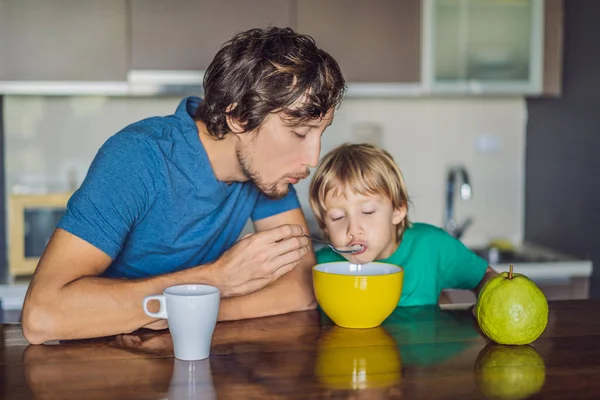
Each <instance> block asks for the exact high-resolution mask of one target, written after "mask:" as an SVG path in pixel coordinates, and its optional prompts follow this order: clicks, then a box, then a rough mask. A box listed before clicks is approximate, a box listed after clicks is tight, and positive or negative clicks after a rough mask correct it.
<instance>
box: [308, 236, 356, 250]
mask: <svg viewBox="0 0 600 400" xmlns="http://www.w3.org/2000/svg"><path fill="white" fill-rule="evenodd" d="M304 236H306V237H307V238H309V239H310V240H312V241H313V242H319V243H323V244H325V245H327V246H329V248H330V249H331V250H333V251H335V252H336V253H339V254H354V253H358V252H359V251H361V250H362V249H364V247H365V246H363V245H362V244H356V245H354V246H348V247H333V245H332V244H330V243H328V242H326V241H325V240H321V239H317V238H315V237H312V236H308V235H304Z"/></svg>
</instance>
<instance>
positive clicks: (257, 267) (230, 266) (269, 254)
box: [208, 225, 310, 297]
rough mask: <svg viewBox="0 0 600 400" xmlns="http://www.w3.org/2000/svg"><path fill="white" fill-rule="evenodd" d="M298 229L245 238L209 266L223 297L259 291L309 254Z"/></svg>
mask: <svg viewBox="0 0 600 400" xmlns="http://www.w3.org/2000/svg"><path fill="white" fill-rule="evenodd" d="M303 235H304V230H303V229H302V227H301V226H300V225H282V226H279V227H277V228H274V229H270V230H267V231H263V232H258V233H255V234H252V235H247V236H245V237H244V238H243V239H241V240H240V241H239V242H238V243H236V244H235V245H234V246H233V247H232V248H231V249H229V250H228V251H226V252H225V253H224V254H223V255H222V256H221V258H219V259H218V260H217V261H216V262H214V263H213V264H211V265H209V266H208V268H210V269H211V270H212V271H214V274H212V275H213V276H214V278H215V286H217V287H219V288H220V290H221V295H222V296H223V297H231V296H241V295H246V294H249V293H253V292H255V291H257V290H260V289H262V288H263V287H265V286H267V285H268V284H270V283H272V282H274V281H275V280H277V279H279V278H280V277H281V276H283V275H285V274H287V273H288V272H290V271H291V270H292V269H293V268H294V267H295V266H296V265H298V263H299V262H300V260H301V259H302V257H304V256H305V255H306V254H307V253H308V252H309V251H310V243H309V241H308V239H307V238H306V237H304V236H303Z"/></svg>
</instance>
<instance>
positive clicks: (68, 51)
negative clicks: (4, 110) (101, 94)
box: [0, 0, 128, 81]
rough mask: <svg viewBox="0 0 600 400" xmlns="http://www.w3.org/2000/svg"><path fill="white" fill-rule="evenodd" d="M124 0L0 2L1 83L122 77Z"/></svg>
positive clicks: (125, 19)
mask: <svg viewBox="0 0 600 400" xmlns="http://www.w3.org/2000/svg"><path fill="white" fill-rule="evenodd" d="M126 15H127V13H126V2H125V0H86V1H80V0H52V1H47V0H0V51H1V56H0V81H124V80H125V79H126V77H127V69H128V65H127V59H128V57H127V45H126V43H127V35H126V26H127V18H126Z"/></svg>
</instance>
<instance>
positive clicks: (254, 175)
mask: <svg viewBox="0 0 600 400" xmlns="http://www.w3.org/2000/svg"><path fill="white" fill-rule="evenodd" d="M236 154H237V159H238V162H239V163H240V167H241V168H242V172H243V173H244V175H246V176H247V177H248V179H250V180H251V181H252V182H253V183H254V184H255V185H256V187H257V188H258V190H260V191H261V192H262V193H263V194H264V195H265V196H267V197H268V198H270V199H272V200H278V199H282V198H284V197H285V196H286V195H287V194H288V192H289V191H290V188H289V185H286V186H285V189H279V188H278V187H277V182H275V183H267V182H265V180H264V179H263V177H262V176H261V175H260V173H259V172H258V171H257V170H255V169H254V168H253V167H252V156H251V155H250V154H248V153H246V154H244V153H242V151H241V150H240V149H237V151H236Z"/></svg>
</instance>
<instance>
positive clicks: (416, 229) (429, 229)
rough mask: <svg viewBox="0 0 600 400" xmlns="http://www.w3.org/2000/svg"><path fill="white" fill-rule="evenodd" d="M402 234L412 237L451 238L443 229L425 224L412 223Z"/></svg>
mask: <svg viewBox="0 0 600 400" xmlns="http://www.w3.org/2000/svg"><path fill="white" fill-rule="evenodd" d="M404 234H405V235H406V234H408V235H414V236H419V237H421V236H432V237H452V236H451V235H450V234H449V233H448V232H446V231H445V230H444V229H442V228H440V227H438V226H435V225H431V224H427V223H425V222H412V223H411V225H410V227H409V228H407V229H406V231H405V232H404Z"/></svg>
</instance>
